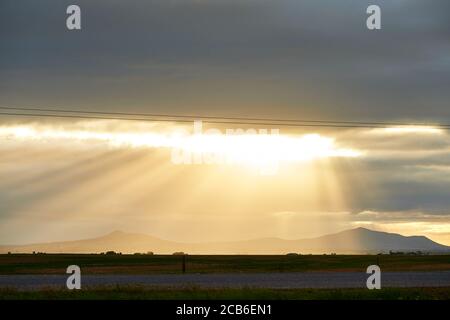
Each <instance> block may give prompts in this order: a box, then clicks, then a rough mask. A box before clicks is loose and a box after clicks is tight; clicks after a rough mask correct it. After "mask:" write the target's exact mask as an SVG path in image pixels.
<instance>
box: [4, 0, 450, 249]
mask: <svg viewBox="0 0 450 320" xmlns="http://www.w3.org/2000/svg"><path fill="white" fill-rule="evenodd" d="M74 3H76V4H78V5H79V6H80V7H81V12H82V30H80V31H68V30H67V29H66V26H65V20H66V17H67V15H66V13H65V11H66V8H67V6H68V5H70V4H74ZM369 4H377V5H379V6H380V7H381V11H382V29H381V30H377V31H369V30H367V28H366V24H365V20H366V18H367V14H366V8H367V6H368V5H369ZM0 39H1V41H0V107H31V108H56V109H61V110H74V109H75V110H84V111H92V110H96V111H105V112H111V111H114V112H127V113H143V112H144V113H164V114H173V115H177V114H178V115H186V114H188V115H203V116H225V117H263V118H265V117H273V118H285V119H310V120H315V119H316V120H317V119H318V120H331V121H365V122H367V121H370V122H374V121H381V122H383V121H388V122H407V123H429V124H430V125H429V126H427V127H423V126H422V127H412V128H408V129H405V128H395V127H394V126H393V127H391V128H358V129H355V128H318V127H317V128H297V129H293V128H286V127H281V126H273V128H272V129H277V130H279V131H280V135H281V140H275V143H274V142H273V141H272V140H270V139H269V138H268V137H266V136H264V135H263V136H256V137H253V138H254V139H253V138H252V139H251V140H250V141H247V142H245V141H246V140H245V139H244V142H242V143H241V141H242V139H239V142H238V143H237V142H236V140H227V139H222V138H217V137H215V138H214V137H213V138H211V139H212V141H209V140H208V141H209V142H208V141H206V142H205V141H200V142H198V141H197V142H193V143H192V144H191V145H190V146H191V147H192V148H194V149H195V148H200V149H201V151H202V152H204V151H211V148H212V149H214V150H216V149H215V148H219V149H220V150H222V152H223V153H225V154H226V155H228V156H229V155H230V154H231V155H232V156H234V157H236V156H237V157H238V158H239V159H237V161H236V162H237V163H235V164H231V165H230V164H225V165H224V164H217V163H214V164H208V163H202V164H195V163H194V164H180V163H174V161H173V150H172V149H173V148H174V147H179V145H178V144H177V143H178V140H176V139H175V138H173V137H172V136H171V134H173V132H174V131H176V130H179V129H183V130H185V131H186V130H187V131H188V132H191V131H193V130H194V128H193V124H184V125H180V124H175V123H170V122H161V123H159V122H151V123H149V122H139V121H124V120H116V121H113V120H100V119H97V120H86V119H84V120H83V119H69V120H68V119H58V118H44V117H43V118H32V117H18V116H6V115H0V164H1V166H0V243H6V244H14V243H28V242H37V241H54V240H66V239H80V238H85V237H93V236H98V235H101V234H104V233H108V232H110V231H112V230H116V229H120V230H124V231H130V232H144V233H148V234H152V235H154V236H158V237H161V238H165V239H170V240H178V241H210V240H231V239H250V238H257V237H281V238H286V239H299V238H305V237H313V236H318V235H322V234H325V233H329V232H335V231H340V230H344V229H347V228H352V227H358V226H365V227H369V228H372V229H376V230H384V231H390V232H391V231H392V232H399V233H402V234H405V235H412V234H421V235H422V234H423V235H427V236H429V237H430V238H431V239H433V240H435V241H438V242H441V243H444V244H448V245H450V210H449V207H450V192H449V190H450V134H449V132H448V130H444V129H439V128H436V127H434V126H433V124H439V123H440V124H445V123H447V124H448V123H450V108H449V101H450V99H449V98H450V90H448V88H449V87H450V86H449V85H450V41H449V39H450V3H449V2H448V1H447V0H431V1H419V0H417V1H416V0H408V1H400V0H398V1H376V0H371V1H351V0H341V1H332V0H320V1H317V0H315V1H313V0H310V1H299V0H277V1H273V0H271V1H268V0H227V1H225V0H154V1H145V2H143V1H138V0H131V1H116V0H108V1H106V0H98V1H82V0H77V1H55V0H54V1H48V0H43V1H31V0H21V1H12V0H3V1H1V3H0ZM0 113H4V110H0ZM210 127H211V126H209V127H208V126H205V130H206V129H207V128H210ZM216 127H218V128H217V129H218V130H221V132H223V133H225V130H226V129H227V128H226V127H225V126H219V125H218V126H216ZM233 128H234V127H233ZM234 129H235V128H234ZM255 129H260V128H259V127H256V128H255ZM167 137H172V138H167ZM276 139H278V138H276ZM229 141H231V143H230V142H229ZM280 146H283V148H282V149H280ZM208 148H209V149H208ZM227 148H228V149H227ZM223 150H225V151H223ZM252 152H254V153H256V155H255V154H252ZM274 155H276V157H275V160H276V161H277V164H278V166H277V171H276V173H275V174H261V167H260V166H261V163H260V162H261V159H268V158H270V159H272V160H273V159H274ZM244 158H245V159H244ZM235 160H236V159H235ZM278 162H279V163H278Z"/></svg>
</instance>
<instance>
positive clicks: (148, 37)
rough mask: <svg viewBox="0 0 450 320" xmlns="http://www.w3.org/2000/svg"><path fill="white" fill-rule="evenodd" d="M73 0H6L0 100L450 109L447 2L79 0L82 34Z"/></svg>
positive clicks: (431, 112) (216, 108) (305, 111)
mask: <svg viewBox="0 0 450 320" xmlns="http://www.w3.org/2000/svg"><path fill="white" fill-rule="evenodd" d="M69 4H72V2H69V1H39V2H36V1H2V5H1V6H2V7H1V10H0V21H1V26H2V28H1V31H0V35H1V39H2V41H1V44H0V46H1V47H0V49H1V52H2V53H1V60H0V68H1V74H2V75H1V77H0V86H1V87H0V93H1V95H2V100H1V103H2V104H13V105H23V104H30V103H32V104H34V105H46V104H52V105H55V104H57V105H71V106H74V105H76V106H81V107H82V106H86V105H90V106H96V107H98V108H105V109H111V108H116V109H117V108H119V109H120V108H125V107H127V108H129V109H133V110H134V111H135V110H139V111H141V110H148V108H151V109H152V110H155V109H158V108H159V109H158V110H159V111H162V110H161V108H164V111H167V109H168V108H170V110H169V111H172V112H173V113H176V112H185V113H187V112H191V111H193V112H197V113H199V112H203V113H206V112H210V113H215V114H239V113H240V112H241V111H242V110H245V111H246V112H251V113H252V114H254V115H255V116H256V115H260V114H268V115H278V116H297V117H298V116H311V117H328V118H329V117H345V118H349V117H350V118H354V119H374V118H379V119H390V118H392V117H394V118H399V119H400V118H401V119H417V118H420V119H437V120H443V119H450V113H449V110H448V108H447V106H448V100H449V92H448V90H446V88H447V87H448V85H449V84H450V61H449V59H450V58H449V56H450V54H449V53H450V43H449V39H450V25H449V24H450V22H449V21H450V4H449V2H448V1H444V0H433V1H427V2H425V1H419V0H417V1H394V2H393V1H370V2H369V1H331V0H322V1H312V0H310V1H297V0H295V1H294V0H281V1H267V0H245V1H244V0H231V1H229V0H228V1H225V0H205V1H194V0H192V1H191V0H185V1H184V0H178V1H166V0H164V1H163V0H158V1H146V2H143V1H137V0H135V1H110V0H108V1H95V2H93V1H77V4H79V5H80V6H81V8H82V13H83V30H82V31H81V32H68V31H67V30H65V18H66V16H65V8H66V7H67V5H69ZM369 4H379V5H380V6H381V8H382V23H383V29H382V30H381V31H376V32H370V31H368V30H367V29H366V28H365V18H366V14H365V9H366V8H367V6H368V5H369ZM149 106H150V107H149ZM273 107H276V108H277V109H276V110H273V109H270V108H273ZM225 108H226V109H225ZM243 108H245V109H243ZM206 109H207V110H206Z"/></svg>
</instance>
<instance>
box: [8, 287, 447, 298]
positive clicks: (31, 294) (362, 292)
mask: <svg viewBox="0 0 450 320" xmlns="http://www.w3.org/2000/svg"><path fill="white" fill-rule="evenodd" d="M2 299H3V300H12V299H13V300H20V299H23V300H33V299H43V300H70V299H77V300H127V299H133V300H138V299H150V300H186V299H189V300H197V299H198V300H227V299H236V300H330V299H331V300H449V299H450V287H441V288H385V289H381V290H367V289H263V288H244V289H230V288H228V289H205V288H195V287H190V288H180V289H161V288H144V287H139V286H114V287H98V288H92V289H90V290H79V291H68V290H54V289H47V290H40V291H19V290H15V289H0V300H2Z"/></svg>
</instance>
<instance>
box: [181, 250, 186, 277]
mask: <svg viewBox="0 0 450 320" xmlns="http://www.w3.org/2000/svg"><path fill="white" fill-rule="evenodd" d="M182 257H183V260H182V264H181V271H182V272H183V273H186V254H184V253H183V256H182Z"/></svg>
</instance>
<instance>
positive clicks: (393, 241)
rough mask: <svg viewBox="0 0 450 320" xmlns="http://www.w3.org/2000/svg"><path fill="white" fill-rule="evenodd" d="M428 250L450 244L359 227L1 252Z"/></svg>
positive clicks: (117, 240)
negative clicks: (293, 235)
mask: <svg viewBox="0 0 450 320" xmlns="http://www.w3.org/2000/svg"><path fill="white" fill-rule="evenodd" d="M391 250H392V251H403V252H411V251H424V252H443V253H444V252H445V253H450V247H449V246H444V245H441V244H439V243H436V242H434V241H432V240H430V239H428V238H427V237H424V236H410V237H406V236H402V235H400V234H395V233H387V232H378V231H373V230H369V229H365V228H356V229H351V230H346V231H342V232H339V233H334V234H330V235H325V236H322V237H318V238H311V239H300V240H284V239H279V238H261V239H254V240H248V241H231V242H210V243H181V242H174V241H168V240H162V239H159V238H155V237H152V236H149V235H146V234H136V233H125V232H121V231H114V232H112V233H110V234H107V235H105V236H102V237H99V238H93V239H86V240H77V241H64V242H50V243H38V244H29V245H16V246H0V253H7V252H12V253H31V252H33V251H35V252H46V253H100V252H106V251H116V252H122V253H135V252H141V253H145V252H149V251H151V252H154V253H155V254H171V253H174V252H180V251H181V252H185V253H189V254H286V253H290V252H295V253H333V252H334V253H379V252H389V251H391Z"/></svg>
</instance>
